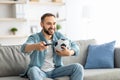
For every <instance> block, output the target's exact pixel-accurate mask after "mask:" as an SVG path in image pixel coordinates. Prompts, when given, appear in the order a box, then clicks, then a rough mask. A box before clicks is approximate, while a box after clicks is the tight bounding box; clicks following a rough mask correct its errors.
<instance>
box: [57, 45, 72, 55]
mask: <svg viewBox="0 0 120 80" xmlns="http://www.w3.org/2000/svg"><path fill="white" fill-rule="evenodd" d="M62 48H63V50H61V51H59V50H56V52H57V54H58V55H60V56H71V55H73V54H74V51H73V50H70V49H67V48H66V47H65V46H62Z"/></svg>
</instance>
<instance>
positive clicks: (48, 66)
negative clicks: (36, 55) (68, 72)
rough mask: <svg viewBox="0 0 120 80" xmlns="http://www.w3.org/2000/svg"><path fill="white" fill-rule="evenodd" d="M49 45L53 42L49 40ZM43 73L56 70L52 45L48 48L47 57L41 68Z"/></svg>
mask: <svg viewBox="0 0 120 80" xmlns="http://www.w3.org/2000/svg"><path fill="white" fill-rule="evenodd" d="M48 43H52V41H51V40H48ZM41 69H42V70H43V71H45V72H46V71H51V70H53V69H54V63H53V49H52V45H49V46H48V48H47V54H46V56H45V62H44V64H43V66H42V68H41Z"/></svg>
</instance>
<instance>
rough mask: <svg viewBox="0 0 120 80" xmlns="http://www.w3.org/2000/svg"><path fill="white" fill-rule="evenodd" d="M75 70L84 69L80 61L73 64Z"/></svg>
mask: <svg viewBox="0 0 120 80" xmlns="http://www.w3.org/2000/svg"><path fill="white" fill-rule="evenodd" d="M73 66H74V69H75V70H80V71H83V66H82V65H81V64H79V63H75V64H73Z"/></svg>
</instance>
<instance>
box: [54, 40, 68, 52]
mask: <svg viewBox="0 0 120 80" xmlns="http://www.w3.org/2000/svg"><path fill="white" fill-rule="evenodd" d="M62 46H65V47H67V48H68V49H70V44H69V41H68V40H66V39H59V40H58V41H57V42H55V50H59V51H61V50H63V48H62Z"/></svg>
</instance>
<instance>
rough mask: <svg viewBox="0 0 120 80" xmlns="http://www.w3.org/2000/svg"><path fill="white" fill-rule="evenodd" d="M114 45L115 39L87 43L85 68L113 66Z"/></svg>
mask: <svg viewBox="0 0 120 80" xmlns="http://www.w3.org/2000/svg"><path fill="white" fill-rule="evenodd" d="M114 46H115V41H112V42H109V43H105V44H101V45H89V50H88V57H87V62H86V64H85V68H114Z"/></svg>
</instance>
